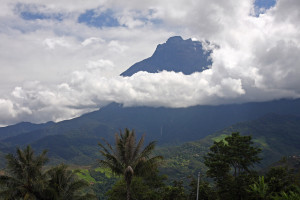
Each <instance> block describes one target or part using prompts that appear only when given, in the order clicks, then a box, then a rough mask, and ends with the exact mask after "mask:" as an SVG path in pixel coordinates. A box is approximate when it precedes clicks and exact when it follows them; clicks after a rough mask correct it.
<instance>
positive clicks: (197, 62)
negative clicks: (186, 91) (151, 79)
mask: <svg viewBox="0 0 300 200" xmlns="http://www.w3.org/2000/svg"><path fill="white" fill-rule="evenodd" d="M210 53H211V51H205V50H204V49H203V45H202V43H201V42H199V41H192V40H191V39H187V40H183V39H182V38H181V37H180V36H174V37H171V38H169V39H168V40H167V42H166V43H164V44H159V45H158V46H157V48H156V50H155V52H154V53H153V55H152V56H151V57H150V58H147V59H145V60H143V61H141V62H138V63H136V64H134V65H132V66H131V67H130V68H129V69H127V70H126V71H125V72H123V73H122V74H121V76H131V75H133V74H135V73H137V72H139V71H146V72H149V73H157V72H159V71H163V70H166V71H175V72H182V73H184V74H192V73H194V72H201V71H203V70H205V69H207V68H208V66H210V65H211V60H210V58H209V56H210Z"/></svg>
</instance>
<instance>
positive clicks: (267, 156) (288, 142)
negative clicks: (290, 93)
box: [157, 114, 300, 177]
mask: <svg viewBox="0 0 300 200" xmlns="http://www.w3.org/2000/svg"><path fill="white" fill-rule="evenodd" d="M232 132H240V133H241V134H242V135H251V136H252V139H253V141H254V142H255V144H256V145H257V146H259V147H261V148H262V149H263V151H262V153H261V156H262V158H263V160H262V162H261V164H260V165H259V167H260V168H265V167H267V166H269V165H270V164H272V163H274V162H276V161H278V160H280V159H281V158H282V157H284V156H290V155H300V145H299V144H300V117H299V116H292V115H278V114H268V115H265V116H263V117H261V118H259V119H256V120H251V121H246V122H240V123H237V124H234V125H232V126H230V127H228V128H225V129H223V130H221V131H218V132H216V133H214V134H212V135H209V136H207V137H206V138H204V139H202V140H199V141H194V142H188V143H185V144H183V145H180V146H171V147H163V148H160V149H159V150H157V153H158V154H161V155H163V156H164V157H165V159H166V163H165V167H164V168H163V169H162V172H163V173H166V174H169V175H170V176H171V175H172V176H174V177H185V176H186V175H189V174H195V175H196V174H197V172H199V171H200V172H202V173H205V171H206V168H205V166H204V164H203V161H204V160H203V156H204V155H206V154H207V152H208V151H209V147H210V146H211V145H212V144H213V141H218V140H221V139H223V138H225V137H226V136H227V135H230V134H231V133H232Z"/></svg>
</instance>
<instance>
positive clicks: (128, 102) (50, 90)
mask: <svg viewBox="0 0 300 200" xmlns="http://www.w3.org/2000/svg"><path fill="white" fill-rule="evenodd" d="M2 4H3V6H1V9H0V11H2V12H0V13H1V14H0V23H1V29H0V42H1V46H0V67H1V80H0V112H1V114H0V124H11V123H16V122H19V121H23V120H29V121H33V122H43V121H48V120H54V121H59V120H63V119H67V118H71V117H74V116H78V115H80V114H82V113H84V112H88V111H91V110H95V109H98V108H99V107H101V106H103V105H106V104H107V103H109V102H112V101H115V102H118V103H122V104H124V105H125V106H135V105H146V106H166V107H187V106H192V105H205V104H223V103H233V102H247V101H266V100H272V99H278V98H299V94H300V88H299V85H300V80H299V78H298V77H299V76H300V66H299V63H300V57H299V55H300V29H299V23H298V22H299V21H300V11H299V7H300V5H299V1H298V0H278V1H277V4H276V5H275V6H274V7H273V8H271V9H269V10H267V11H265V12H264V13H263V14H260V15H259V16H258V17H256V16H254V5H253V4H254V0H241V1H239V3H237V2H236V1H235V0H229V1H219V0H213V1H211V0H190V1H188V2H187V1H183V0H175V1H174V0H172V1H171V0H166V1H157V0H150V1H147V2H141V1H137V0H130V1H123V0H113V1H105V0H103V1H92V0H91V1H84V2H82V1H78V2H74V0H72V1H71V0H70V1H68V0H66V1H43V2H42V3H41V1H37V0H28V1H14V2H11V1H4V2H3V3H2ZM107 9H109V10H111V11H112V13H113V16H112V17H114V18H115V19H117V20H118V22H119V24H120V25H121V26H117V27H92V26H88V25H86V24H85V23H78V21H77V19H78V17H79V16H80V15H81V14H83V13H85V12H86V11H87V10H94V11H95V12H99V13H101V12H103V11H105V10H107ZM24 11H26V12H32V13H35V14H42V15H45V16H47V17H46V18H45V19H36V20H25V19H23V18H22V17H21V13H22V12H24ZM51 16H54V17H51ZM56 16H60V17H61V19H56V18H55V17H56ZM175 34H176V35H182V36H183V37H185V38H190V37H193V38H198V39H199V40H209V41H211V42H212V43H214V44H216V45H218V48H215V49H214V51H213V53H212V55H211V57H212V60H213V65H212V67H211V68H210V69H208V70H206V71H204V72H203V73H194V74H192V75H183V74H181V73H174V72H165V71H164V72H161V73H157V74H149V73H146V72H140V73H137V74H135V75H133V76H132V77H120V76H118V75H119V74H120V73H121V72H122V71H124V70H125V69H126V68H127V67H129V66H130V65H132V64H133V63H135V62H137V61H140V60H142V59H144V58H146V57H149V56H150V55H151V54H152V53H153V51H154V49H155V47H156V45H157V44H159V43H162V42H164V41H165V40H166V39H168V37H170V36H173V35H175Z"/></svg>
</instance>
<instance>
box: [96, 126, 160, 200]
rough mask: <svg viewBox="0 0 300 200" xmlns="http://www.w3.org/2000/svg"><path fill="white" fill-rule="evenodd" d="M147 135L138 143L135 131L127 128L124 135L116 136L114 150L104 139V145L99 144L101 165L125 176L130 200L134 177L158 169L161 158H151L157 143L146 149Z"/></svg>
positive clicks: (151, 143)
mask: <svg viewBox="0 0 300 200" xmlns="http://www.w3.org/2000/svg"><path fill="white" fill-rule="evenodd" d="M144 139H145V135H143V136H142V137H141V139H140V140H139V141H138V143H136V136H135V132H134V130H132V131H130V130H128V129H127V128H126V129H125V131H124V132H123V133H122V131H120V134H119V135H118V134H116V135H115V146H114V148H113V147H112V146H111V145H110V144H109V143H108V142H107V141H106V140H104V139H103V141H104V144H102V143H99V146H100V148H101V150H100V153H101V154H102V156H103V159H102V160H100V165H102V166H104V167H108V168H110V169H111V170H112V172H113V173H115V174H116V175H123V176H124V180H125V182H126V194H127V195H126V196H127V200H130V198H131V194H130V185H131V182H132V178H133V176H145V175H146V174H147V173H149V172H151V171H154V170H156V169H157V167H158V165H159V163H160V161H161V160H162V157H161V156H151V154H152V151H153V150H154V148H155V142H154V141H153V142H150V143H149V144H148V145H147V146H146V147H145V148H144V149H143V144H144Z"/></svg>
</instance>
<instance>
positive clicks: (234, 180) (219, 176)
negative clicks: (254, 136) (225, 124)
mask: <svg viewBox="0 0 300 200" xmlns="http://www.w3.org/2000/svg"><path fill="white" fill-rule="evenodd" d="M260 152H261V149H260V148H257V147H254V146H253V142H252V140H251V136H240V134H239V133H232V134H231V135H230V136H227V137H226V138H225V139H224V140H221V141H219V142H216V141H215V142H214V144H213V145H212V146H211V147H210V152H209V153H208V154H207V156H205V157H204V160H205V161H204V164H205V165H206V166H207V167H208V170H207V176H208V177H211V178H213V179H214V180H215V182H216V186H217V189H218V194H219V196H221V197H222V199H231V200H232V199H242V198H243V196H246V193H247V192H246V191H247V189H248V186H249V185H250V184H251V182H252V177H253V173H252V171H251V167H253V165H254V164H255V163H259V161H260V160H261V159H260V157H259V156H258V154H259V153H260Z"/></svg>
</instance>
